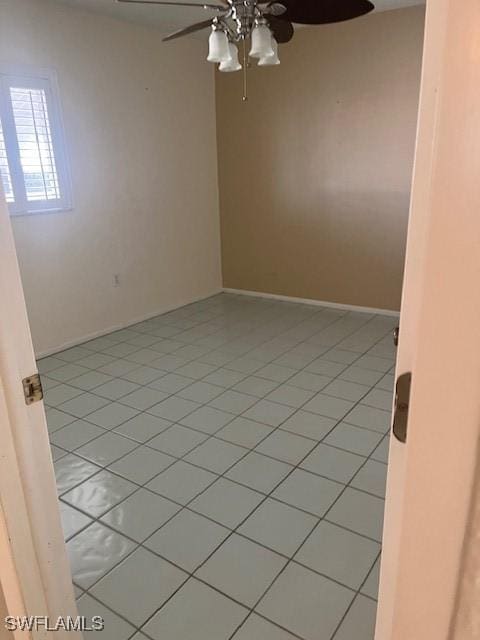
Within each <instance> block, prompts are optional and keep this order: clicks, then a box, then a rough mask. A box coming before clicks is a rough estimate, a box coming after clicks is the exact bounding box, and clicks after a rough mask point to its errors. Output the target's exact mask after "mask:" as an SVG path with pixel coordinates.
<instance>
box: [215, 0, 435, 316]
mask: <svg viewBox="0 0 480 640" xmlns="http://www.w3.org/2000/svg"><path fill="white" fill-rule="evenodd" d="M423 26H424V8H423V7H414V8H410V9H403V10H397V11H389V12H385V13H379V14H372V15H370V16H367V17H365V18H361V19H358V20H355V21H352V22H348V23H343V24H338V25H328V26H322V27H314V28H306V29H299V30H297V31H296V33H295V36H294V38H293V40H292V41H291V42H290V43H289V44H287V45H283V46H282V47H280V57H281V61H282V62H281V65H280V66H279V67H273V68H265V67H264V68H255V67H253V68H252V69H251V73H250V74H249V84H250V99H249V102H248V103H246V104H245V103H242V100H241V96H242V88H241V75H240V74H220V73H217V78H216V87H217V132H218V152H219V156H218V162H219V188H220V215H221V227H222V260H223V275H224V286H226V287H233V288H239V289H246V290H255V291H262V292H268V293H276V294H282V295H289V296H298V297H302V298H313V299H318V300H326V301H330V302H339V303H345V304H355V305H361V306H370V307H378V308H385V309H398V308H399V303H400V294H401V285H402V272H403V263H404V249H405V239H406V227H407V217H408V207H409V192H410V181H411V174H412V165H413V153H414V141H415V131H416V116H417V105H418V92H419V82H420V68H421V52H422V43H423Z"/></svg>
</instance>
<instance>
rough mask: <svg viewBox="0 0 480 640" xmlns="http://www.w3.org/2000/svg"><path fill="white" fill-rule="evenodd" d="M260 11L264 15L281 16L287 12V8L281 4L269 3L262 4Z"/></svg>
mask: <svg viewBox="0 0 480 640" xmlns="http://www.w3.org/2000/svg"><path fill="white" fill-rule="evenodd" d="M259 6H260V9H261V10H262V13H263V14H264V15H269V16H281V15H282V14H284V13H285V11H286V10H287V7H286V6H285V5H284V4H281V3H280V2H269V3H268V4H266V5H264V4H260V5H259Z"/></svg>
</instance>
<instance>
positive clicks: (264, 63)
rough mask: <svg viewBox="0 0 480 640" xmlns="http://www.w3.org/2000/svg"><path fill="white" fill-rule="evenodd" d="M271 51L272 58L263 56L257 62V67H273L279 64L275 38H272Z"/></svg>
mask: <svg viewBox="0 0 480 640" xmlns="http://www.w3.org/2000/svg"><path fill="white" fill-rule="evenodd" d="M272 49H273V56H265V57H264V58H260V60H259V61H258V66H259V67H273V66H274V65H276V64H280V58H279V57H278V44H277V41H276V40H275V38H274V37H273V36H272Z"/></svg>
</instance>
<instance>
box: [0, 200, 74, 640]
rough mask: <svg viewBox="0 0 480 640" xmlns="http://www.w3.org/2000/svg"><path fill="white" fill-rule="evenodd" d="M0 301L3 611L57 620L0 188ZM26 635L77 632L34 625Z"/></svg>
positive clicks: (52, 527)
mask: <svg viewBox="0 0 480 640" xmlns="http://www.w3.org/2000/svg"><path fill="white" fill-rule="evenodd" d="M0 301H1V302H0V308H1V314H0V442H1V449H0V567H1V571H0V582H1V585H0V586H1V591H3V596H4V601H5V608H6V610H7V613H8V614H9V615H13V616H21V615H28V616H49V618H50V621H51V623H52V624H55V622H56V619H57V617H58V616H64V617H65V616H68V615H76V607H75V601H74V596H73V588H72V583H71V578H70V569H69V566H68V560H67V556H66V550H65V544H64V541H63V532H62V527H61V522H60V513H59V509H58V502H57V494H56V488H55V478H54V473H53V465H52V459H51V455H50V447H49V441H48V432H47V425H46V421H45V412H44V408H43V402H41V401H39V402H35V403H34V404H31V405H27V404H26V402H25V396H24V390H23V385H22V380H23V379H24V378H26V377H28V376H31V375H32V374H34V373H35V372H36V370H37V369H36V363H35V358H34V353H33V347H32V341H31V336H30V329H29V325H28V319H27V314H26V309H25V301H24V298H23V289H22V285H21V281H20V276H19V270H18V264H17V258H16V253H15V247H14V242H13V236H12V229H11V225H10V219H9V215H8V211H7V207H6V204H5V199H4V197H3V193H1V189H0ZM2 600H3V599H2ZM2 608H3V607H2ZM0 624H1V625H2V627H3V624H4V623H3V620H2V621H0ZM15 635H16V636H18V637H22V638H26V637H28V635H30V634H27V633H26V632H18V633H16V634H15ZM31 637H33V638H47V637H52V638H62V637H65V638H66V637H68V638H72V637H78V634H76V633H72V632H57V633H49V632H46V631H45V630H39V631H38V632H33V633H32V634H31Z"/></svg>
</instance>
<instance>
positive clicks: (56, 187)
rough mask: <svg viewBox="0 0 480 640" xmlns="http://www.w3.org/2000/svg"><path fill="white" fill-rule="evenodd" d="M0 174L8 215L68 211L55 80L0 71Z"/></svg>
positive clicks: (45, 74)
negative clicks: (8, 210)
mask: <svg viewBox="0 0 480 640" xmlns="http://www.w3.org/2000/svg"><path fill="white" fill-rule="evenodd" d="M0 173H1V178H2V185H3V191H4V193H5V198H6V201H7V203H8V207H9V209H10V213H12V214H24V213H38V212H42V211H61V210H65V209H69V208H70V207H71V195H70V181H69V173H68V168H67V161H66V153H65V143H64V136H63V129H62V121H61V113H60V103H59V98H58V90H57V85H56V79H55V75H54V74H53V73H52V72H49V71H47V70H38V71H36V72H35V73H32V71H31V70H30V71H29V72H27V73H25V72H24V73H22V72H16V73H15V72H12V70H7V69H5V68H3V67H0Z"/></svg>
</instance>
